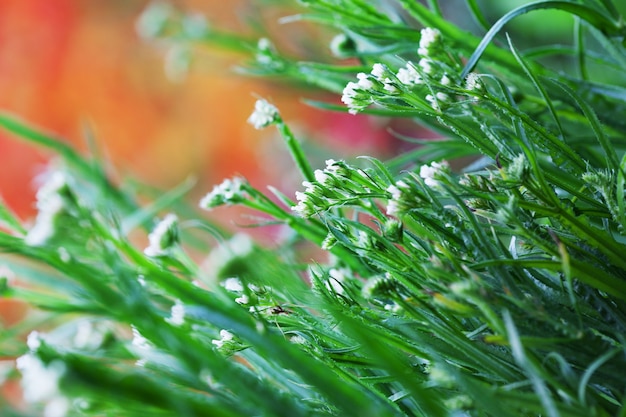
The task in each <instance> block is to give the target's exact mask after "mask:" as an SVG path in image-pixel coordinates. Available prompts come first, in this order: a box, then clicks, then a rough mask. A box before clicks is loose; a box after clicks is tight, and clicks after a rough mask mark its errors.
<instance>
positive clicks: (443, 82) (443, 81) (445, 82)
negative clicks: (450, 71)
mask: <svg viewBox="0 0 626 417" xmlns="http://www.w3.org/2000/svg"><path fill="white" fill-rule="evenodd" d="M440 82H441V85H450V84H452V81H451V80H450V78H449V77H448V76H447V75H445V74H444V75H443V76H442V77H441V81H440Z"/></svg>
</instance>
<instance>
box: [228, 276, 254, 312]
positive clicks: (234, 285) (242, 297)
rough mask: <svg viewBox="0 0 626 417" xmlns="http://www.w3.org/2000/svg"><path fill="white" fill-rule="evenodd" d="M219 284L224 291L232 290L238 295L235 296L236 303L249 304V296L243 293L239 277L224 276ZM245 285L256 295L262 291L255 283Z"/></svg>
mask: <svg viewBox="0 0 626 417" xmlns="http://www.w3.org/2000/svg"><path fill="white" fill-rule="evenodd" d="M221 285H222V287H224V289H225V290H226V291H228V292H232V293H235V294H237V295H238V297H237V298H235V302H236V303H237V304H241V305H249V304H250V297H249V296H248V294H245V292H244V286H243V284H242V282H241V280H240V279H239V278H236V277H230V278H226V279H225V280H224V281H222V283H221ZM247 287H248V289H249V290H250V291H251V292H253V293H255V294H257V295H258V294H259V293H261V292H262V290H261V288H259V287H257V286H256V285H253V284H249V285H247Z"/></svg>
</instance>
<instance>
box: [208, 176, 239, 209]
mask: <svg viewBox="0 0 626 417" xmlns="http://www.w3.org/2000/svg"><path fill="white" fill-rule="evenodd" d="M246 186H247V181H246V180H245V179H243V178H241V177H234V178H233V179H230V178H227V179H225V180H224V181H223V182H222V183H221V184H219V185H216V186H214V187H213V190H211V192H210V193H208V194H207V195H205V196H204V197H203V198H202V200H200V208H203V209H205V210H211V209H213V208H215V207H219V206H222V205H224V204H237V203H240V202H241V201H243V200H244V199H245V193H246V191H245V189H246Z"/></svg>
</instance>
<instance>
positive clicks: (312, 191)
mask: <svg viewBox="0 0 626 417" xmlns="http://www.w3.org/2000/svg"><path fill="white" fill-rule="evenodd" d="M318 176H319V177H320V178H321V174H318ZM302 185H303V186H304V192H302V191H296V200H297V201H298V204H297V205H295V206H292V207H291V210H292V211H295V212H296V213H298V214H299V215H300V216H302V217H311V216H312V215H314V214H316V213H317V212H318V211H319V207H317V206H316V204H315V203H314V199H315V198H314V196H315V195H317V194H320V193H321V191H322V189H321V187H320V186H319V185H317V184H314V183H311V182H309V181H302Z"/></svg>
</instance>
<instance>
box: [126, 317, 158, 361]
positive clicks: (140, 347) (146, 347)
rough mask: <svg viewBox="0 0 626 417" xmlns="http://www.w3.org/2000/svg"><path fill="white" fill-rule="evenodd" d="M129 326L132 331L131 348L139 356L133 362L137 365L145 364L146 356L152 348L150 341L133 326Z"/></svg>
mask: <svg viewBox="0 0 626 417" xmlns="http://www.w3.org/2000/svg"><path fill="white" fill-rule="evenodd" d="M130 328H131V330H132V332H133V340H132V342H131V345H132V348H133V350H134V352H135V354H136V355H137V356H139V357H140V358H141V359H139V360H137V362H136V363H135V364H136V365H137V366H144V365H145V364H146V357H147V356H149V355H150V353H151V351H152V350H153V346H152V343H150V341H149V340H148V339H146V338H145V337H143V335H142V334H141V333H139V330H137V328H136V327H135V326H132V325H131V326H130Z"/></svg>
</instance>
